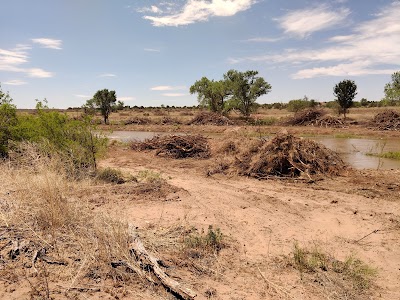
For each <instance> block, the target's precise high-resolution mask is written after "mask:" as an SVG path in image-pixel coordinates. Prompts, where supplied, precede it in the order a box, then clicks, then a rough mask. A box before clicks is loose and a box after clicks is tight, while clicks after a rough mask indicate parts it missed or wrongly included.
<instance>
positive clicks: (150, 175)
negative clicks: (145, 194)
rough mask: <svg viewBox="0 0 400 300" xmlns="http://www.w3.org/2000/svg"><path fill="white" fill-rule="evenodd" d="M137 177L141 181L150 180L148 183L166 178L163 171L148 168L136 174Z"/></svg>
mask: <svg viewBox="0 0 400 300" xmlns="http://www.w3.org/2000/svg"><path fill="white" fill-rule="evenodd" d="M136 178H137V180H138V181H140V182H148V183H152V182H158V181H162V180H164V179H163V177H162V175H161V173H158V172H156V171H153V170H147V169H146V170H141V171H139V172H138V174H137V175H136Z"/></svg>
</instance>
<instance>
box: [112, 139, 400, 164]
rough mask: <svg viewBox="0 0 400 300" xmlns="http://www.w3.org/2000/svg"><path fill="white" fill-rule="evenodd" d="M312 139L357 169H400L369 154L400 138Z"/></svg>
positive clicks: (396, 144)
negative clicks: (336, 153)
mask: <svg viewBox="0 0 400 300" xmlns="http://www.w3.org/2000/svg"><path fill="white" fill-rule="evenodd" d="M168 134H170V133H165V132H146V131H114V132H112V133H109V134H107V136H108V138H110V139H115V140H119V141H123V142H129V141H132V140H137V141H143V140H145V139H147V138H152V137H154V136H155V135H168ZM174 134H177V133H174ZM178 134H179V133H178ZM311 139H313V140H315V141H318V142H320V143H321V144H323V145H325V146H326V147H328V148H329V149H332V150H334V151H336V152H338V153H339V154H340V156H341V157H342V159H343V160H344V161H345V162H347V163H348V164H349V165H351V166H352V167H354V168H356V169H377V168H379V169H400V161H398V160H393V159H387V158H378V157H375V156H370V155H367V153H375V154H379V153H384V152H390V151H400V139H387V140H386V139H346V138H332V137H313V138H311Z"/></svg>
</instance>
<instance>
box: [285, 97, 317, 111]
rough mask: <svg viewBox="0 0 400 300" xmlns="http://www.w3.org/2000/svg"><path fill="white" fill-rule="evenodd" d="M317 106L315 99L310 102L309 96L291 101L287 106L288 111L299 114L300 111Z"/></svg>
mask: <svg viewBox="0 0 400 300" xmlns="http://www.w3.org/2000/svg"><path fill="white" fill-rule="evenodd" d="M316 106H317V102H316V101H315V100H314V99H311V100H309V99H308V97H307V96H304V97H303V99H295V100H290V101H289V103H288V104H287V110H288V111H291V112H298V111H299V110H302V109H305V108H309V107H316Z"/></svg>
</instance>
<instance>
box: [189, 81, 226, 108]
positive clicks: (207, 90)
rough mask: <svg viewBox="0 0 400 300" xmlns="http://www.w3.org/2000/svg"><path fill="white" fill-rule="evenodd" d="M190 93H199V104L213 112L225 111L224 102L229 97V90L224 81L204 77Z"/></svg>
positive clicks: (192, 87) (193, 86) (194, 85)
mask: <svg viewBox="0 0 400 300" xmlns="http://www.w3.org/2000/svg"><path fill="white" fill-rule="evenodd" d="M190 93H191V94H195V93H197V99H198V101H199V104H200V105H202V106H206V107H208V108H209V109H210V110H211V111H213V112H223V111H224V104H225V103H224V100H225V98H226V97H227V96H228V90H227V87H226V84H225V82H224V81H223V80H219V81H214V80H209V79H208V78H207V77H203V78H201V79H200V80H197V81H196V82H195V83H194V84H193V85H192V86H191V87H190Z"/></svg>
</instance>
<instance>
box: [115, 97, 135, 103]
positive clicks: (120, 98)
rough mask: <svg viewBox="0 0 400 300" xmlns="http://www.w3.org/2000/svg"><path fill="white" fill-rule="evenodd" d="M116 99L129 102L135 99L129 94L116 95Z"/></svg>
mask: <svg viewBox="0 0 400 300" xmlns="http://www.w3.org/2000/svg"><path fill="white" fill-rule="evenodd" d="M117 100H118V101H127V102H129V101H134V100H135V97H130V96H126V97H117Z"/></svg>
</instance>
